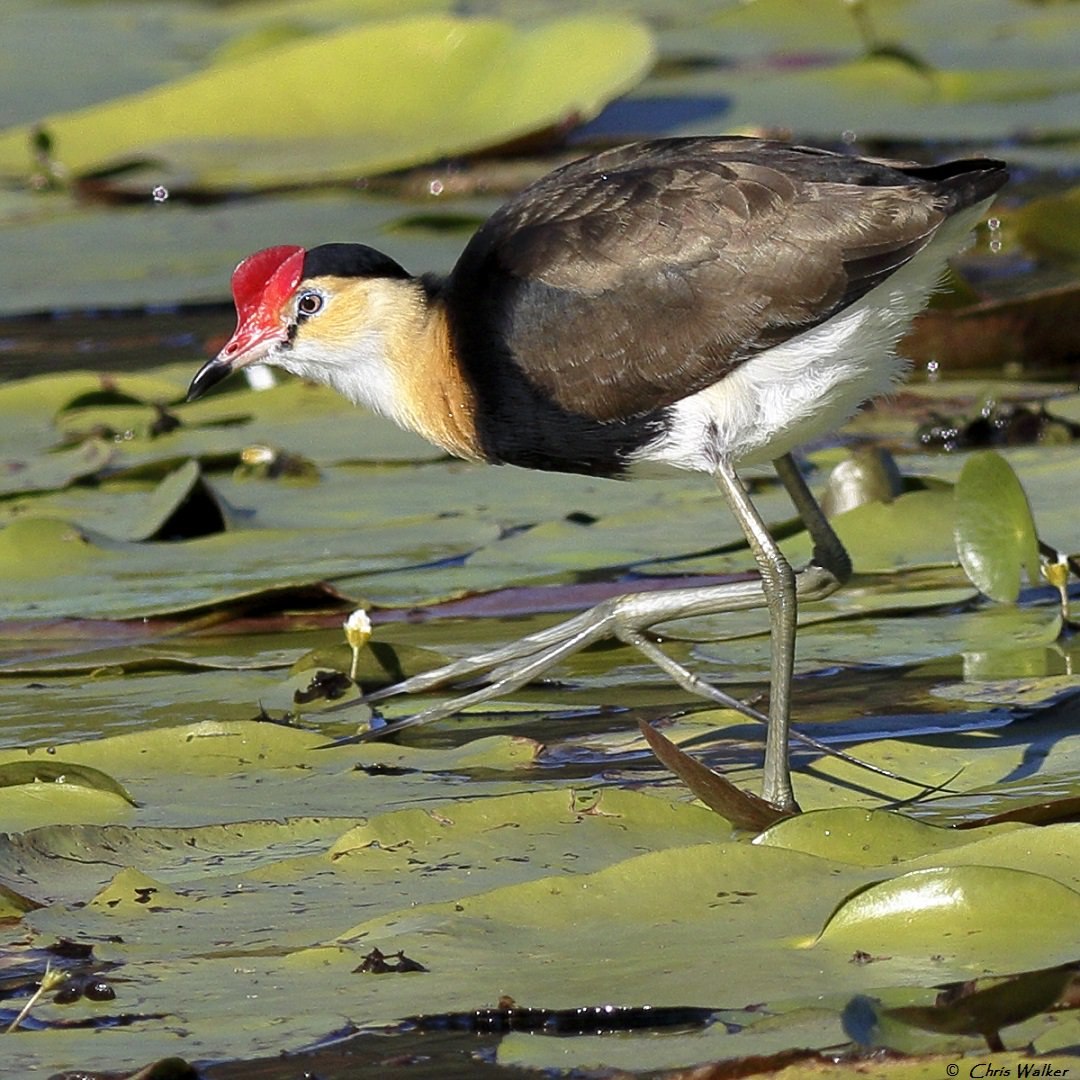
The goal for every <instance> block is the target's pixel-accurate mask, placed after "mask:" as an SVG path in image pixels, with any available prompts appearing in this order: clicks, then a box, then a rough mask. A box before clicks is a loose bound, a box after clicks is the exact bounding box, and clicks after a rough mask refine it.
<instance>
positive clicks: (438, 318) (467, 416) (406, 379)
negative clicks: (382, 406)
mask: <svg viewBox="0 0 1080 1080" xmlns="http://www.w3.org/2000/svg"><path fill="white" fill-rule="evenodd" d="M409 284H410V285H412V286H413V287H414V303H413V305H412V306H411V309H410V321H409V323H408V325H407V326H406V327H403V332H401V333H400V334H397V335H394V336H393V337H392V338H391V339H389V340H388V344H387V360H388V366H389V369H390V371H391V372H392V377H393V381H394V385H395V395H394V397H395V402H394V406H393V411H392V412H391V413H390V415H392V416H393V417H394V419H396V420H397V421H398V422H399V423H402V424H404V425H405V426H406V427H408V428H410V429H411V430H412V431H415V432H417V434H419V435H422V436H423V437H424V438H425V439H427V440H428V441H429V442H433V443H434V444H435V445H436V446H441V447H442V448H443V449H444V450H446V451H447V452H448V453H451V454H453V455H454V456H455V457H460V458H466V459H469V460H472V461H482V460H483V459H484V455H483V453H482V452H481V450H480V448H479V446H478V444H477V435H476V395H475V393H474V391H473V389H472V387H471V385H470V384H469V382H468V381H467V379H466V378H465V374H464V371H463V368H462V365H461V364H460V363H459V362H458V359H457V357H456V355H455V353H454V344H453V338H452V336H451V333H450V322H449V312H448V310H447V306H446V303H445V301H444V299H443V296H442V294H441V293H440V292H438V291H432V290H431V289H429V288H426V287H425V285H424V284H423V283H421V282H420V281H414V282H410V283H409Z"/></svg>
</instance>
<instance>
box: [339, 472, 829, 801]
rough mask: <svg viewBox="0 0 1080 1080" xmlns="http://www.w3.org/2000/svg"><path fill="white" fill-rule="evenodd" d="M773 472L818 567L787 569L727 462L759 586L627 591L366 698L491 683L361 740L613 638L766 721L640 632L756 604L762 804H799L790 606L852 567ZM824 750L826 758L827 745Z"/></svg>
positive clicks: (481, 697)
mask: <svg viewBox="0 0 1080 1080" xmlns="http://www.w3.org/2000/svg"><path fill="white" fill-rule="evenodd" d="M776 467H777V471H778V473H779V475H780V478H781V480H782V481H783V483H784V485H785V487H786V488H787V489H788V491H789V493H790V494H791V498H792V500H793V502H794V503H795V506H796V508H797V509H798V510H799V512H800V514H802V515H803V516H804V519H805V520H806V523H807V527H808V529H809V530H810V533H811V537H812V539H813V540H814V553H815V560H814V563H813V564H811V565H810V566H808V567H807V568H806V569H804V570H802V571H800V572H799V573H798V574H796V573H795V572H794V571H793V570H792V569H791V566H790V565H789V564H788V562H787V560H786V559H785V558H784V557H783V555H781V553H780V551H779V549H778V548H777V547H776V544H775V542H774V541H773V539H772V537H771V536H770V535H769V533H768V530H767V529H766V528H765V525H764V522H762V520H761V517H760V515H759V514H758V513H757V511H756V509H755V508H754V506H753V504H752V503H751V501H750V498H749V496H748V495H747V493H746V491H745V489H744V488H743V486H742V483H741V482H740V481H739V479H738V477H737V475H736V474H735V471H734V469H733V468H732V467H731V465H730V464H727V463H723V464H721V465H720V466H719V467H718V469H717V474H716V475H717V483H718V485H719V487H720V489H721V491H722V492H723V494H724V496H725V499H726V501H727V502H728V505H729V506H730V507H731V510H732V513H733V514H734V515H735V517H736V519H737V520H738V522H739V524H740V525H741V526H742V529H743V532H744V533H745V534H746V537H747V540H748V542H749V543H750V546H751V550H752V551H753V552H754V556H755V559H756V560H757V562H758V565H759V568H760V571H761V582H760V583H759V582H756V581H750V582H730V583H726V584H723V585H716V586H708V587H704V588H701V587H698V588H689V589H671V590H667V591H664V592H656V593H631V594H627V595H625V596H619V597H614V598H613V599H611V600H606V601H604V602H603V603H601V604H598V605H596V606H595V607H593V608H590V609H589V610H588V611H584V612H582V613H581V614H580V615H576V616H574V617H573V618H570V619H567V620H565V621H564V622H561V623H558V624H556V625H555V626H551V627H548V628H547V629H545V630H541V631H538V632H537V633H535V634H529V635H528V636H526V637H523V638H521V639H519V640H518V641H515V642H511V643H510V644H508V645H504V646H502V647H500V648H497V649H492V650H490V651H489V652H486V653H481V654H479V655H477V656H472V657H467V658H464V659H461V660H457V661H454V662H453V663H450V664H446V665H444V666H443V667H440V668H436V669H435V670H433V671H429V672H424V673H422V674H420V675H415V676H413V677H411V678H409V679H405V680H404V681H402V682H400V683H397V684H395V685H394V686H391V687H387V688H386V689H384V690H379V691H376V692H375V693H373V694H370V695H368V696H367V698H366V700H367V701H379V700H382V699H384V698H387V697H391V696H394V695H397V694H403V693H418V692H422V691H425V690H431V689H434V688H436V687H439V686H445V685H447V684H449V683H453V682H459V681H461V680H464V679H469V678H472V677H475V676H479V675H491V676H492V678H491V680H490V681H489V682H488V684H487V685H485V686H483V687H481V688H480V689H478V690H475V691H473V692H471V693H467V694H464V695H462V696H460V697H457V698H455V699H453V700H451V701H448V702H444V703H442V704H440V705H435V706H432V707H431V708H429V709H424V710H422V711H421V712H418V713H416V714H415V715H413V716H410V717H407V718H405V719H403V720H399V721H397V722H395V723H394V724H392V725H390V726H389V727H388V728H385V729H376V730H373V731H371V732H369V733H366V735H367V737H369V738H372V737H378V736H380V735H382V734H386V733H389V732H393V731H400V730H402V729H403V728H406V727H413V726H416V725H419V724H425V723H430V722H432V721H435V720H441V719H443V718H445V717H447V716H451V715H453V714H454V713H456V712H459V711H460V710H461V709H463V708H466V707H468V706H470V705H476V704H481V703H483V702H485V701H489V700H491V699H492V698H495V697H499V696H501V695H504V694H506V693H509V692H511V691H513V690H516V689H518V688H519V687H521V686H523V685H524V684H525V683H527V682H529V681H531V680H532V679H534V678H536V677H537V676H538V675H541V674H542V673H543V672H544V671H546V670H548V669H549V668H551V667H553V666H554V665H555V664H557V663H558V662H559V661H561V660H563V659H565V658H566V657H567V656H570V655H572V654H573V653H575V652H578V651H580V650H581V649H584V648H586V647H587V646H589V645H591V644H593V643H595V642H597V641H600V640H603V639H605V638H610V637H614V638H616V639H618V640H620V641H623V642H624V643H625V644H627V645H631V646H633V647H635V648H637V649H638V650H639V651H640V652H641V653H642V654H643V655H644V656H645V657H646V658H648V659H649V660H652V661H653V662H654V663H656V664H657V665H658V666H659V667H660V668H661V669H662V670H664V671H665V672H667V673H668V674H669V675H671V677H672V678H673V679H674V680H675V682H676V683H678V684H679V685H680V686H682V687H683V688H684V689H686V690H688V691H690V692H692V693H695V694H698V695H700V696H703V697H706V698H707V699H709V700H711V701H716V702H718V703H720V704H724V705H727V706H729V707H732V708H735V709H738V711H740V712H742V713H744V714H746V715H748V716H750V717H752V718H753V719H757V720H763V719H766V718H764V717H762V715H761V714H760V713H759V712H757V710H755V709H752V708H750V707H749V706H747V705H745V704H744V703H742V702H740V701H738V700H736V699H734V698H732V697H730V696H729V695H727V694H725V693H724V692H723V691H720V690H718V689H717V688H716V687H713V686H711V685H710V684H708V683H706V682H705V681H704V680H701V679H699V678H698V677H697V676H694V675H693V674H692V673H690V672H687V671H686V669H685V668H683V667H682V666H681V665H679V664H676V663H675V662H674V661H669V658H667V657H665V656H664V654H663V653H661V652H660V650H659V649H658V648H657V647H656V646H655V645H654V644H653V643H652V642H650V641H649V640H648V639H647V638H645V637H644V635H643V633H642V631H644V630H647V629H649V628H651V627H653V626H655V625H657V624H659V623H664V622H670V621H673V620H675V619H683V618H690V617H693V616H698V615H715V614H721V613H724V612H728V611H739V610H747V609H751V608H758V607H761V606H762V604H763V603H764V604H765V606H767V607H768V609H769V615H770V630H771V634H772V649H771V654H772V657H771V671H770V699H769V716H768V718H767V719H768V725H769V728H768V734H767V738H766V754H765V797H766V798H767V799H768V800H769V801H770V802H773V803H774V804H775V805H777V806H780V807H784V808H793V807H794V806H795V801H794V794H793V792H792V789H791V780H790V769H789V765H788V750H787V746H788V735H789V727H790V696H791V676H792V670H793V666H794V635H795V613H796V604H797V601H798V599H803V600H814V599H821V598H824V597H825V596H828V595H829V594H830V593H832V592H833V591H834V590H835V589H836V588H837V587H838V586H839V585H840V584H841V582H842V580H843V579H845V578H846V577H847V576H848V574H849V573H850V563H849V562H848V559H847V554H846V552H845V551H844V549H843V546H842V545H841V543H840V541H839V540H838V539H837V537H836V535H835V533H834V532H833V531H832V529H831V527H830V526H829V525H828V523H827V522H826V520H825V517H824V515H823V514H822V513H821V511H820V509H819V507H818V505H817V503H816V501H815V500H814V497H813V495H812V494H811V493H810V491H809V489H808V488H807V487H806V484H805V482H804V481H803V479H802V476H801V474H800V473H799V471H798V469H797V467H796V466H795V464H794V462H793V461H792V460H791V459H790V458H789V457H784V458H781V459H779V460H778V461H777V462H776ZM342 707H347V706H344V705H343V706H342ZM807 741H811V740H807ZM821 749H823V750H826V752H829V751H828V750H827V748H825V747H821Z"/></svg>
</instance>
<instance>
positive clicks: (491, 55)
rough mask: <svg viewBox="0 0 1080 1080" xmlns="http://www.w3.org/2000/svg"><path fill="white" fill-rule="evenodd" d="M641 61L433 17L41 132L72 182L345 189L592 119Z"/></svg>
mask: <svg viewBox="0 0 1080 1080" xmlns="http://www.w3.org/2000/svg"><path fill="white" fill-rule="evenodd" d="M652 57H653V51H652V43H651V39H650V36H649V33H648V31H647V30H646V29H645V28H644V27H643V26H641V25H640V24H638V23H634V22H632V21H630V20H628V19H618V18H614V17H604V16H580V17H577V18H567V19H563V20H561V21H557V22H550V23H547V24H544V25H540V26H537V27H534V28H531V29H516V28H515V27H513V26H512V25H510V24H508V23H505V22H500V21H497V20H494V19H461V18H454V17H452V16H440V15H432V16H427V17H419V18H413V19H408V18H406V19H400V20H395V21H392V22H386V23H371V24H366V25H362V26H359V27H351V28H345V29H342V30H338V31H335V32H332V33H330V34H325V35H316V36H314V37H305V38H302V39H301V40H300V41H298V42H296V43H292V44H286V45H282V46H280V47H278V48H274V49H270V50H268V51H261V52H258V53H256V54H255V55H254V56H251V57H250V58H248V59H243V60H236V61H234V62H232V63H223V64H218V65H215V66H213V67H211V68H209V69H208V70H206V71H204V72H200V73H197V74H193V75H189V76H186V77H185V78H183V79H181V80H179V81H177V82H175V83H172V84H166V85H165V86H162V87H159V88H156V89H153V90H148V91H145V92H143V93H141V94H136V95H133V96H131V97H128V98H121V99H118V100H116V101H114V102H110V103H107V104H104V105H97V106H91V107H89V108H87V109H82V110H78V111H76V112H73V113H67V114H63V115H58V116H49V117H44V118H42V124H43V126H44V128H45V130H46V131H48V133H49V135H50V137H51V139H52V142H53V147H54V150H53V153H54V156H55V158H56V159H57V160H58V161H59V162H61V163H62V165H63V167H64V168H65V169H66V170H68V171H69V172H73V173H83V172H86V171H88V170H91V169H98V168H101V167H102V166H104V165H109V164H115V163H117V162H122V161H130V160H133V159H135V160H140V161H144V162H148V163H152V164H151V166H150V168H149V169H148V170H147V175H148V177H153V178H154V180H153V182H155V183H165V184H166V185H168V184H169V183H170V182H171V181H170V177H185V178H186V179H187V182H188V183H195V184H198V185H199V186H203V187H206V186H213V187H218V188H221V187H225V188H236V187H246V186H268V185H271V184H282V183H297V182H302V181H310V180H319V181H323V180H326V179H327V178H328V177H337V178H340V179H348V178H353V177H356V176H362V175H370V174H371V173H375V172H385V171H387V170H389V169H394V168H400V167H402V166H404V165H409V164H414V163H416V162H419V161H429V160H433V159H435V158H438V157H442V156H445V155H448V154H460V153H464V152H466V151H468V150H472V149H477V148H480V147H483V146H488V145H491V144H492V143H499V142H505V141H507V140H509V139H511V138H513V137H515V136H520V135H523V134H526V133H528V132H530V131H536V130H538V129H541V128H544V127H548V126H550V125H552V124H557V123H559V122H561V121H563V120H564V119H565V118H566V117H568V116H574V117H588V116H590V115H593V114H595V113H596V112H598V111H599V109H600V108H601V106H602V105H603V104H604V102H605V101H607V100H608V99H609V98H610V97H613V96H615V95H617V94H619V93H621V92H624V91H626V90H628V89H630V87H632V86H633V85H634V84H635V83H636V82H637V81H638V80H639V79H640V78H641V77H642V75H644V73H645V72H646V71H647V70H648V68H649V66H650V65H651V63H652ZM315 72H317V73H318V77H317V78H314V77H313V75H314V73H315ZM327 101H333V102H335V107H334V108H333V109H331V110H329V111H327V110H326V108H325V107H324V106H325V103H326V102H327ZM28 160H29V132H28V130H27V129H26V128H24V127H20V128H14V129H9V130H8V131H6V132H3V133H0V169H2V170H4V171H6V172H8V173H9V174H15V175H18V174H22V173H25V172H26V170H27V165H28Z"/></svg>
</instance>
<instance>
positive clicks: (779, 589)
mask: <svg viewBox="0 0 1080 1080" xmlns="http://www.w3.org/2000/svg"><path fill="white" fill-rule="evenodd" d="M715 476H716V482H717V484H719V486H720V490H721V492H722V493H723V495H724V498H725V499H726V500H727V504H728V506H729V507H730V508H731V512H732V514H734V515H735V520H736V521H737V522H738V523H739V525H740V526H741V527H742V531H743V533H744V534H745V535H746V539H747V542H748V543H749V544H750V550H751V551H752V552H753V554H754V559H755V560H756V562H757V564H758V569H759V570H760V572H761V588H762V590H763V591H764V593H765V604H766V606H767V607H768V609H769V633H770V638H771V648H770V649H769V726H768V729H767V730H766V733H765V768H764V775H763V778H762V795H763V796H764V798H765V800H766V801H767V802H770V803H772V804H773V806H777V807H780V809H782V810H797V809H798V803H796V801H795V792H794V790H793V789H792V786H791V766H790V763H789V762H788V731H789V729H790V727H791V678H792V674H793V672H794V670H795V617H796V612H797V603H798V601H797V598H796V591H795V571H794V570H792V568H791V564H790V563H789V562H788V561H787V559H785V558H784V556H783V555H782V554H781V553H780V549H779V548H778V547H777V546H776V541H775V540H773V538H772V537H771V536H770V535H769V530H768V529H767V528H766V527H765V522H763V521H762V520H761V515H760V514H759V513H758V512H757V510H756V508H755V507H754V504H753V503H752V502H751V501H750V496H749V495H748V494H747V492H746V489H745V488H744V487H743V485H742V481H741V480H740V479H739V477H738V476H737V475H736V473H735V469H734V467H733V466H732V464H731V462H729V461H727V460H721V461H720V462H718V464H717V467H716V471H715Z"/></svg>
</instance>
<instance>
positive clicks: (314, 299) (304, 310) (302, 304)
mask: <svg viewBox="0 0 1080 1080" xmlns="http://www.w3.org/2000/svg"><path fill="white" fill-rule="evenodd" d="M322 306H323V298H322V297H321V296H320V295H319V294H318V293H317V292H305V293H301V294H300V298H299V299H298V300H297V301H296V313H297V315H301V316H303V317H304V318H307V317H308V316H309V315H316V314H318V312H319V311H320V310H321V309H322Z"/></svg>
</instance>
